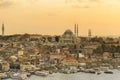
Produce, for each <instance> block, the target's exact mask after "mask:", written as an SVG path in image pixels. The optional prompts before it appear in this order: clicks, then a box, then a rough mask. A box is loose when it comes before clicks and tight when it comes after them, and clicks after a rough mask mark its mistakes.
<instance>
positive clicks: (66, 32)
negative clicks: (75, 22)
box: [64, 29, 73, 35]
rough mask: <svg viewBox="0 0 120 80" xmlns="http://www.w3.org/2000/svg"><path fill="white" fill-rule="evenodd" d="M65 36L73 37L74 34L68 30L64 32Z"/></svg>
mask: <svg viewBox="0 0 120 80" xmlns="http://www.w3.org/2000/svg"><path fill="white" fill-rule="evenodd" d="M64 35H73V32H72V31H71V30H69V29H68V30H66V31H65V32H64Z"/></svg>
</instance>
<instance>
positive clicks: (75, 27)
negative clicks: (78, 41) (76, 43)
mask: <svg viewBox="0 0 120 80" xmlns="http://www.w3.org/2000/svg"><path fill="white" fill-rule="evenodd" d="M76 29H77V25H76V24H75V26H74V30H75V31H74V33H75V36H76V33H77V32H76Z"/></svg>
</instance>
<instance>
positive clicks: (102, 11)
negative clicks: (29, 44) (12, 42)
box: [0, 0, 120, 36]
mask: <svg viewBox="0 0 120 80" xmlns="http://www.w3.org/2000/svg"><path fill="white" fill-rule="evenodd" d="M119 14H120V1H119V0H0V25H1V27H2V23H3V22H4V24H5V34H6V35H9V34H10V35H11V34H24V33H28V34H43V35H62V34H63V33H64V31H65V30H67V29H71V30H72V31H73V32H74V24H78V25H79V36H87V34H88V29H91V30H92V35H93V36H110V35H116V36H119V35H120V33H119V32H120V23H119V21H120V16H119ZM0 32H1V31H0Z"/></svg>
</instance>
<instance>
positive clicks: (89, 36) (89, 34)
mask: <svg viewBox="0 0 120 80" xmlns="http://www.w3.org/2000/svg"><path fill="white" fill-rule="evenodd" d="M91 36H92V33H91V30H90V29H89V30H88V40H91Z"/></svg>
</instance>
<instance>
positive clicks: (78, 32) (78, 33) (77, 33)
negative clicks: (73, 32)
mask: <svg viewBox="0 0 120 80" xmlns="http://www.w3.org/2000/svg"><path fill="white" fill-rule="evenodd" d="M78 34H79V30H78V24H77V37H78Z"/></svg>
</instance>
